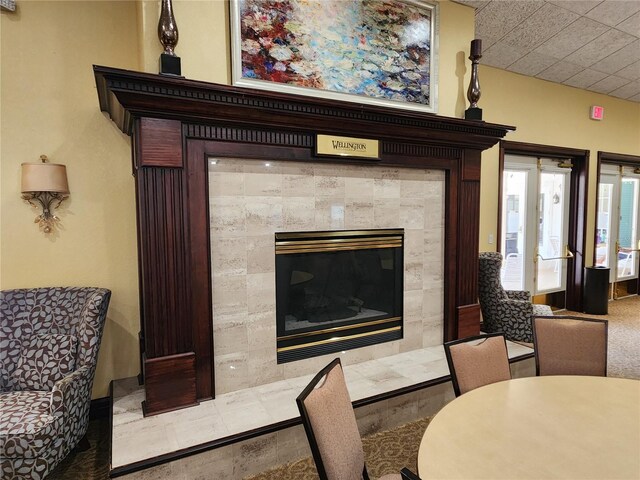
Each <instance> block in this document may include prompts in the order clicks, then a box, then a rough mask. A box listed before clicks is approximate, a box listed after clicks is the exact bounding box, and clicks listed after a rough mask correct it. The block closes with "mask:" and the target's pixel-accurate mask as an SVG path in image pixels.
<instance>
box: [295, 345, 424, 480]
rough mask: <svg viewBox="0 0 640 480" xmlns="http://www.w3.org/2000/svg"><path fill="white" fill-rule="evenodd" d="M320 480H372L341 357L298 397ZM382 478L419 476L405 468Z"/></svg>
mask: <svg viewBox="0 0 640 480" xmlns="http://www.w3.org/2000/svg"><path fill="white" fill-rule="evenodd" d="M296 403H297V404H298V409H299V410H300V416H301V417H302V424H303V425H304V430H305V432H306V434H307V439H308V440H309V446H310V447H311V453H312V454H313V460H314V462H315V464H316V469H317V470H318V475H319V477H320V480H369V474H368V473H367V467H366V465H365V462H364V450H363V448H362V439H361V438H360V432H359V431H358V425H357V423H356V416H355V413H354V411H353V405H352V404H351V399H350V397H349V391H348V390H347V384H346V382H345V379H344V374H343V371H342V364H341V363H340V359H339V358H336V359H335V360H333V361H332V362H331V363H330V364H329V365H327V366H326V367H324V368H323V369H322V370H320V372H319V373H318V374H317V375H316V376H315V377H314V378H313V380H311V382H310V383H309V385H307V386H306V387H305V389H304V390H303V391H302V393H301V394H300V395H299V396H298V398H297V399H296ZM380 480H419V478H418V476H417V475H415V474H414V473H413V472H411V471H410V470H408V469H406V468H403V469H402V470H401V472H400V473H398V474H387V475H384V476H382V477H381V478H380Z"/></svg>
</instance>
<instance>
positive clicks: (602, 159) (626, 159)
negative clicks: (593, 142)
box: [592, 151, 640, 295]
mask: <svg viewBox="0 0 640 480" xmlns="http://www.w3.org/2000/svg"><path fill="white" fill-rule="evenodd" d="M603 163H605V164H609V165H624V166H626V167H634V168H636V167H640V156H638V155H626V154H623V153H613V152H602V151H598V165H597V172H596V175H597V177H596V206H597V205H598V202H599V201H600V189H599V188H598V186H599V185H600V173H601V168H602V164H603ZM597 222H598V208H596V209H595V212H594V225H597V224H598V223H597ZM596 244H597V228H594V229H593V245H594V249H593V259H592V265H595V263H596V249H595V245H596ZM614 283H615V282H614ZM636 292H637V293H636V294H637V295H640V275H638V278H637V280H636Z"/></svg>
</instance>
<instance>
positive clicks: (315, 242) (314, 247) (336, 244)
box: [276, 229, 404, 255]
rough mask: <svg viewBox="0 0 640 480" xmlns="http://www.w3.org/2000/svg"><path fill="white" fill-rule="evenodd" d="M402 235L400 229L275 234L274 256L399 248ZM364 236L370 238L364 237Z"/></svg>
mask: <svg viewBox="0 0 640 480" xmlns="http://www.w3.org/2000/svg"><path fill="white" fill-rule="evenodd" d="M403 233H404V231H403V230H402V229H393V230H382V231H381V230H377V231H375V233H374V232H371V231H367V230H351V231H341V232H313V233H310V232H297V233H286V234H281V233H276V255H282V254H290V253H314V252H335V251H342V250H367V249H372V248H401V247H402V235H403ZM365 235H371V236H370V237H366V236H365ZM363 236H365V237H363ZM338 237H339V238H338ZM345 237H346V238H345ZM309 238H312V239H309Z"/></svg>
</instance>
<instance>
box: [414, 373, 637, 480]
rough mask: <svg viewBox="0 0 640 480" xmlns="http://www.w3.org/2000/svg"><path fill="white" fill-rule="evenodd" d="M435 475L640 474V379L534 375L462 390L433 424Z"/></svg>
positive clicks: (428, 463)
mask: <svg viewBox="0 0 640 480" xmlns="http://www.w3.org/2000/svg"><path fill="white" fill-rule="evenodd" d="M418 474H419V475H420V477H421V478H422V480H434V479H464V480H472V479H493V480H495V479H510V480H516V479H536V480H541V479H571V480H586V479H594V480H596V479H597V480H613V479H633V480H638V479H640V380H630V379H622V378H609V377H587V376H544V377H527V378H518V379H513V380H507V381H503V382H498V383H493V384H490V385H485V386H483V387H480V388H477V389H475V390H472V391H470V392H467V393H465V394H464V395H461V396H460V397H458V398H456V399H455V400H453V401H452V402H450V403H449V404H447V405H446V406H445V407H444V408H443V409H442V410H440V411H439V412H438V413H437V414H436V415H435V417H434V418H433V419H432V420H431V422H430V423H429V426H428V427H427V430H426V431H425V433H424V436H423V438H422V442H421V443H420V450H419V452H418Z"/></svg>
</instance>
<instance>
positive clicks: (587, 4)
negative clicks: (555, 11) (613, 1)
mask: <svg viewBox="0 0 640 480" xmlns="http://www.w3.org/2000/svg"><path fill="white" fill-rule="evenodd" d="M549 3H553V4H554V5H557V6H559V7H562V8H566V9H567V10H571V11H572V12H575V13H579V14H580V15H584V14H585V13H587V12H588V11H589V10H591V9H592V8H594V7H596V6H597V5H599V4H601V3H602V0H554V1H552V2H549Z"/></svg>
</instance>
